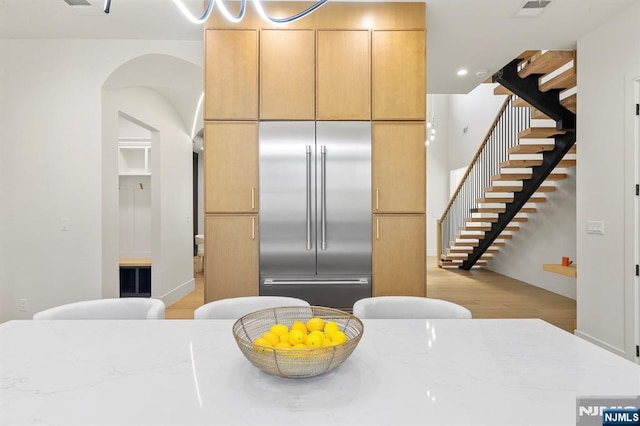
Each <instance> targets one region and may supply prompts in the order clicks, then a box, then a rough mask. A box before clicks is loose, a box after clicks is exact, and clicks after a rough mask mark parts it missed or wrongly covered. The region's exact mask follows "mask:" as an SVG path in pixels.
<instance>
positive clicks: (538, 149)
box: [509, 143, 556, 154]
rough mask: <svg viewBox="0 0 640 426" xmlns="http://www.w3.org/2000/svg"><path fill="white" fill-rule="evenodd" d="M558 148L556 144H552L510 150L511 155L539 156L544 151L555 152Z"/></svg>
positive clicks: (515, 147)
mask: <svg viewBox="0 0 640 426" xmlns="http://www.w3.org/2000/svg"><path fill="white" fill-rule="evenodd" d="M555 147H556V145H555V144H554V143H550V144H544V145H543V144H532V145H528V144H525V145H516V146H512V147H511V148H509V154H539V153H541V152H544V151H553V149H554V148H555Z"/></svg>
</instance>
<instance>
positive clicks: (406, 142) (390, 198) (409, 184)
mask: <svg viewBox="0 0 640 426" xmlns="http://www.w3.org/2000/svg"><path fill="white" fill-rule="evenodd" d="M425 131H426V129H425V125H424V122H417V123H416V122H392V123H386V122H375V123H373V184H372V190H373V194H372V198H371V199H372V202H373V206H372V208H373V212H374V213H424V211H425V205H426V147H425V138H426V134H425Z"/></svg>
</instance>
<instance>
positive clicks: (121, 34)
mask: <svg viewBox="0 0 640 426" xmlns="http://www.w3.org/2000/svg"><path fill="white" fill-rule="evenodd" d="M91 1H94V2H96V3H97V5H96V7H95V9H96V10H95V12H96V13H97V14H96V15H81V14H79V13H78V12H77V11H76V9H74V8H72V7H70V6H68V5H67V4H66V3H65V2H64V1H63V0H0V38H123V39H158V40H201V39H202V27H201V26H198V25H194V24H192V23H190V22H188V21H187V20H186V19H185V18H183V17H182V15H180V13H179V12H178V10H177V8H176V7H175V5H174V4H173V2H172V1H171V0H112V5H111V13H110V14H109V15H105V14H103V13H100V9H101V7H102V1H103V0H91ZM638 1H640V0H552V2H551V5H550V6H548V7H547V8H546V9H545V11H544V12H543V13H542V14H541V15H540V16H538V17H535V18H518V17H514V15H515V13H516V11H517V10H519V9H520V7H521V6H522V5H523V3H524V2H525V1H524V0H426V5H427V31H428V36H427V40H428V46H427V49H428V52H427V58H428V61H427V91H428V92H429V93H467V92H469V91H470V90H472V89H473V88H474V87H475V86H477V85H478V84H479V83H480V82H482V81H483V80H484V79H485V78H486V77H482V78H478V77H476V76H475V72H476V71H479V70H486V71H488V72H489V73H490V74H492V73H493V72H495V71H496V70H498V69H499V68H500V67H501V66H502V65H504V64H506V63H507V62H508V61H509V60H511V59H513V58H514V57H515V56H516V55H517V54H519V53H520V52H522V51H524V50H533V49H571V48H575V45H576V40H577V39H578V38H579V37H580V36H582V35H583V34H586V33H588V32H589V31H590V30H592V29H594V28H596V27H597V26H599V25H601V24H602V23H604V22H605V21H607V20H608V19H610V18H611V17H613V16H614V15H616V14H618V13H620V12H621V11H623V10H624V9H625V8H627V7H629V6H630V5H631V4H633V3H635V2H638ZM185 3H187V5H188V6H189V7H190V9H191V10H193V11H196V10H201V8H202V4H203V3H202V0H185ZM267 9H268V6H267ZM214 13H215V12H214ZM462 67H465V68H467V69H468V70H469V74H468V75H467V76H466V77H458V76H457V75H456V71H457V70H458V69H459V68H462Z"/></svg>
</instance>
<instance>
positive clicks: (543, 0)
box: [515, 0, 551, 18]
mask: <svg viewBox="0 0 640 426" xmlns="http://www.w3.org/2000/svg"><path fill="white" fill-rule="evenodd" d="M550 4H551V0H528V1H525V2H524V3H523V4H522V6H520V9H518V11H517V12H516V14H515V16H516V17H521V18H530V17H534V16H538V15H540V14H541V13H542V12H543V11H544V9H545V8H546V7H547V6H549V5H550Z"/></svg>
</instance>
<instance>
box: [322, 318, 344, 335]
mask: <svg viewBox="0 0 640 426" xmlns="http://www.w3.org/2000/svg"><path fill="white" fill-rule="evenodd" d="M336 331H340V327H339V326H338V324H336V323H335V321H328V322H327V323H326V324H325V325H324V335H325V336H327V337H328V338H331V336H332V335H333V333H335V332H336Z"/></svg>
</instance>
